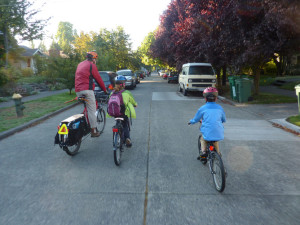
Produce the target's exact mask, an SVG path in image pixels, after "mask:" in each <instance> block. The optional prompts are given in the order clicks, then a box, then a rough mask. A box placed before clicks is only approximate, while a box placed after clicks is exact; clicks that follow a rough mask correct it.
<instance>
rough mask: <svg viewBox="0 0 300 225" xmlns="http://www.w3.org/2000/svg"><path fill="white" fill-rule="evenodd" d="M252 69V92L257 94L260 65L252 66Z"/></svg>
mask: <svg viewBox="0 0 300 225" xmlns="http://www.w3.org/2000/svg"><path fill="white" fill-rule="evenodd" d="M253 71H254V94H255V95H258V94H259V80H260V67H259V66H258V67H255V68H253Z"/></svg>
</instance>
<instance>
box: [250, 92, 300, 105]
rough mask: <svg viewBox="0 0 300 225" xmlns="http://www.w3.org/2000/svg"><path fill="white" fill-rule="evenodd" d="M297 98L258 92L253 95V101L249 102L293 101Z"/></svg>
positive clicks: (273, 102)
mask: <svg viewBox="0 0 300 225" xmlns="http://www.w3.org/2000/svg"><path fill="white" fill-rule="evenodd" d="M295 102H297V98H292V97H288V96H283V95H276V94H271V93H260V94H259V95H254V96H253V101H251V102H248V103H249V104H278V103H295Z"/></svg>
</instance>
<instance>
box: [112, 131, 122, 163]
mask: <svg viewBox="0 0 300 225" xmlns="http://www.w3.org/2000/svg"><path fill="white" fill-rule="evenodd" d="M113 146H114V161H115V164H116V165H117V166H119V165H120V164H121V156H122V143H121V137H120V134H119V133H118V132H114V133H113Z"/></svg>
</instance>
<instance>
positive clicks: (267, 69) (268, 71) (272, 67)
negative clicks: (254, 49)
mask: <svg viewBox="0 0 300 225" xmlns="http://www.w3.org/2000/svg"><path fill="white" fill-rule="evenodd" d="M263 70H264V74H265V75H272V76H276V75H277V67H276V64H275V63H274V62H273V61H271V62H268V63H267V64H266V65H265V66H264V68H263Z"/></svg>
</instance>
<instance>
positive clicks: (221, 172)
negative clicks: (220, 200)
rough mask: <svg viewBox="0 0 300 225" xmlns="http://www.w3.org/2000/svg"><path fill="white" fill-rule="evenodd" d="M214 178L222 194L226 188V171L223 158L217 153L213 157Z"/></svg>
mask: <svg viewBox="0 0 300 225" xmlns="http://www.w3.org/2000/svg"><path fill="white" fill-rule="evenodd" d="M211 160H212V176H213V179H214V183H215V187H216V189H217V191H219V192H222V191H224V188H225V169H224V165H223V161H222V158H221V157H220V155H219V154H218V153H217V152H214V153H213V155H212V159H211Z"/></svg>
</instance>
